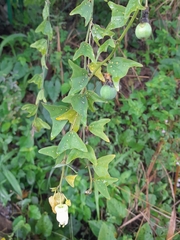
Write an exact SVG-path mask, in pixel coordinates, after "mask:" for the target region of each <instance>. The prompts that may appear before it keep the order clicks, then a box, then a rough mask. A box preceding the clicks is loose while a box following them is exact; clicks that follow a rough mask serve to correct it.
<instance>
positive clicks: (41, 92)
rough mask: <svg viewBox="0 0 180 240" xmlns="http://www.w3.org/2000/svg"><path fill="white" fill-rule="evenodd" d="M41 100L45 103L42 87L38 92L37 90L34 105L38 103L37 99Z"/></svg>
mask: <svg viewBox="0 0 180 240" xmlns="http://www.w3.org/2000/svg"><path fill="white" fill-rule="evenodd" d="M41 100H42V101H43V102H44V103H46V102H47V101H46V98H45V96H44V89H41V90H40V91H39V92H38V95H37V98H36V105H37V104H38V103H39V101H41Z"/></svg>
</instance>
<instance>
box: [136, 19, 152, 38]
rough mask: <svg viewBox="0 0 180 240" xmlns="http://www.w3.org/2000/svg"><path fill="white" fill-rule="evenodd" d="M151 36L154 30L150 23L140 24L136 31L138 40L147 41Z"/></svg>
mask: <svg viewBox="0 0 180 240" xmlns="http://www.w3.org/2000/svg"><path fill="white" fill-rule="evenodd" d="M151 34H152V28H151V25H150V24H149V23H148V22H144V23H139V24H138V25H137V27H136V29H135V35H136V37H137V38H138V39H143V38H144V39H147V38H149V37H150V36H151Z"/></svg>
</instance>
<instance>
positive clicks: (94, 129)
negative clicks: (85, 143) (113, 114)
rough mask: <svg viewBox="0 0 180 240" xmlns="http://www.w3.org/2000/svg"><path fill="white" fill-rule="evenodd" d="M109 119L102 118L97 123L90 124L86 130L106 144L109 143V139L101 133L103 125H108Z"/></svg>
mask: <svg viewBox="0 0 180 240" xmlns="http://www.w3.org/2000/svg"><path fill="white" fill-rule="evenodd" d="M109 121H110V119H108V118H104V119H100V120H98V121H95V122H92V123H91V124H90V125H89V127H88V129H89V131H90V132H91V133H93V134H94V135H95V136H98V137H100V138H102V139H103V140H104V141H106V142H110V141H109V138H108V137H107V136H106V134H105V133H104V132H103V131H104V125H105V124H106V123H108V122H109Z"/></svg>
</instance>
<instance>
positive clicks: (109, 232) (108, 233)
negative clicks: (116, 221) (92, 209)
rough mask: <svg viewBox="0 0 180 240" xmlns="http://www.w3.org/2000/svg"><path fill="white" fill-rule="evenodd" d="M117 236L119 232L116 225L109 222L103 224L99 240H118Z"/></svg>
mask: <svg viewBox="0 0 180 240" xmlns="http://www.w3.org/2000/svg"><path fill="white" fill-rule="evenodd" d="M116 235H117V232H116V229H115V227H114V225H113V224H111V223H108V222H103V224H102V225H101V228H100V231H99V235H98V240H102V239H103V240H116V239H117V238H115V236H116Z"/></svg>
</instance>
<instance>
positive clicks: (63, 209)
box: [55, 204, 69, 227]
mask: <svg viewBox="0 0 180 240" xmlns="http://www.w3.org/2000/svg"><path fill="white" fill-rule="evenodd" d="M55 211H56V219H57V221H58V222H59V227H61V226H62V227H64V226H65V225H67V224H68V219H69V217H68V206H67V205H66V204H58V205H56V207H55Z"/></svg>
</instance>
